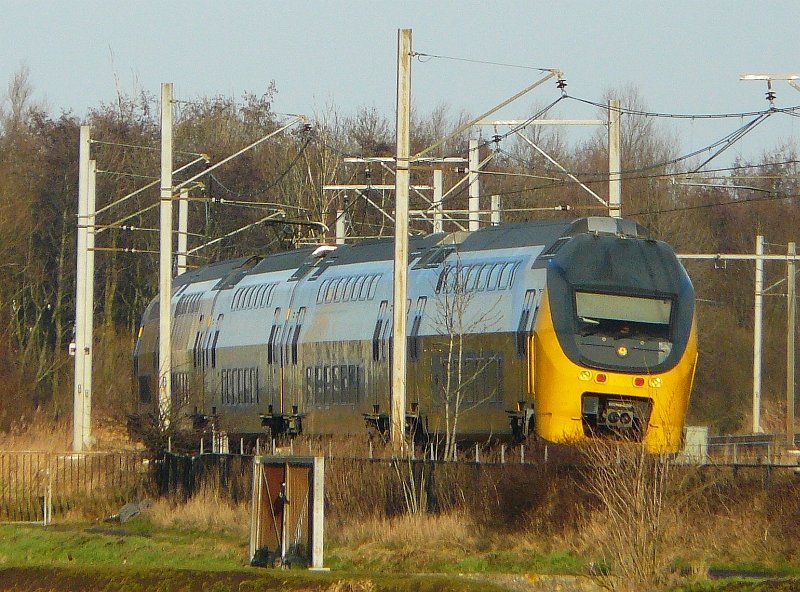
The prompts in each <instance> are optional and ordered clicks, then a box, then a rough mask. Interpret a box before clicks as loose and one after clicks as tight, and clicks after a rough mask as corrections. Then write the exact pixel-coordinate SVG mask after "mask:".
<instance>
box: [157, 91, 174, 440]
mask: <svg viewBox="0 0 800 592" xmlns="http://www.w3.org/2000/svg"><path fill="white" fill-rule="evenodd" d="M160 214H161V216H160V225H159V233H160V239H161V241H160V248H159V266H158V319H159V321H158V375H159V380H158V411H159V419H160V420H161V425H162V426H163V427H167V426H168V425H169V421H170V413H171V411H172V339H171V333H172V331H171V328H172V309H171V300H172V83H171V82H165V83H163V84H162V85H161V201H160Z"/></svg>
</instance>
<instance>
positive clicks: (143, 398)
mask: <svg viewBox="0 0 800 592" xmlns="http://www.w3.org/2000/svg"><path fill="white" fill-rule="evenodd" d="M152 400H153V394H152V392H151V391H150V377H149V376H140V377H139V402H140V403H149V402H150V401H152Z"/></svg>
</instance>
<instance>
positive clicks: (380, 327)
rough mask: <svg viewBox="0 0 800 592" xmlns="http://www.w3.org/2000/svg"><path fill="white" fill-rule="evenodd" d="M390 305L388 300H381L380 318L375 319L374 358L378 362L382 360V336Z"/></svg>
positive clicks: (373, 335)
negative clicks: (387, 309)
mask: <svg viewBox="0 0 800 592" xmlns="http://www.w3.org/2000/svg"><path fill="white" fill-rule="evenodd" d="M388 305H389V301H388V300H381V305H380V308H379V309H378V319H377V320H376V321H375V331H374V332H373V333H372V359H373V360H375V361H376V362H377V361H378V360H380V338H381V333H382V331H383V323H384V320H385V316H386V308H387V306H388Z"/></svg>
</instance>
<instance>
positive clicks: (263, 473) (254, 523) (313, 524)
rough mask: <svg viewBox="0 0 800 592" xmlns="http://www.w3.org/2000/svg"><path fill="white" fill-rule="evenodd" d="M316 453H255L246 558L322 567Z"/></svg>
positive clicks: (321, 468) (320, 461)
mask: <svg viewBox="0 0 800 592" xmlns="http://www.w3.org/2000/svg"><path fill="white" fill-rule="evenodd" d="M324 462H325V461H324V458H322V457H303V456H280V457H279V456H261V457H256V458H255V460H254V462H253V505H252V517H251V525H250V562H251V563H252V564H253V565H271V566H283V565H290V564H292V563H301V564H304V565H309V566H310V567H311V568H312V569H322V548H323V521H324V474H325V465H324Z"/></svg>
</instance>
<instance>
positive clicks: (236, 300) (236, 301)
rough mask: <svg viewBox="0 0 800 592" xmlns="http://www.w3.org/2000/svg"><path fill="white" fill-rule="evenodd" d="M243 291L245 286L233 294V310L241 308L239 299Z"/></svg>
mask: <svg viewBox="0 0 800 592" xmlns="http://www.w3.org/2000/svg"><path fill="white" fill-rule="evenodd" d="M243 291H244V288H239V289H238V290H236V292H235V293H234V294H233V300H232V301H231V310H236V309H237V308H239V300H240V299H241V298H242V292H243Z"/></svg>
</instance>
